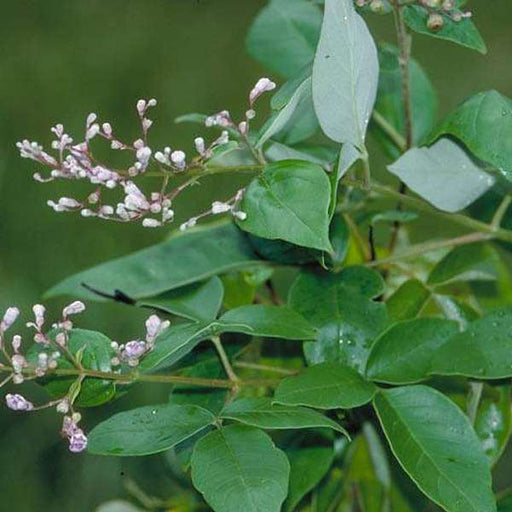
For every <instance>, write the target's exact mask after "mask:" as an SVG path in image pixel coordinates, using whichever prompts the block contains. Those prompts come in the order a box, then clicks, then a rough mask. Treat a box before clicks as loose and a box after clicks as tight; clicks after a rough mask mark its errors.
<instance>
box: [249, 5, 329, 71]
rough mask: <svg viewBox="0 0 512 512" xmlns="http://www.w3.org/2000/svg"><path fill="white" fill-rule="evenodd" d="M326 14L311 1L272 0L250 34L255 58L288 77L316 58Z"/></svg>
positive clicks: (252, 53)
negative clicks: (323, 17)
mask: <svg viewBox="0 0 512 512" xmlns="http://www.w3.org/2000/svg"><path fill="white" fill-rule="evenodd" d="M321 23H322V15H321V13H320V10H319V9H318V8H317V7H315V6H314V5H312V4H311V2H308V1H307V0H272V1H271V2H270V3H269V4H268V5H267V7H265V8H263V9H262V10H261V12H260V13H259V14H258V17H257V18H256V19H255V21H254V23H253V25H252V27H251V29H250V31H249V35H248V37H247V49H248V51H249V54H250V55H251V57H253V58H254V59H256V60H258V61H259V62H261V63H262V64H264V65H265V66H267V67H268V68H269V69H271V70H272V71H275V72H276V73H279V74H281V75H284V76H286V77H292V76H294V75H295V74H296V73H297V72H298V71H299V70H300V69H301V68H303V67H304V66H305V65H306V64H308V63H310V62H311V61H312V60H313V56H314V52H315V48H316V45H317V42H318V38H319V35H320V26H321Z"/></svg>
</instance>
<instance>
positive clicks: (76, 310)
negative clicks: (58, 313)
mask: <svg viewBox="0 0 512 512" xmlns="http://www.w3.org/2000/svg"><path fill="white" fill-rule="evenodd" d="M84 311H85V304H84V303H83V302H81V301H79V300H77V301H75V302H72V303H71V304H69V305H68V306H66V307H65V308H64V309H63V310H62V316H63V317H64V318H66V317H68V316H70V315H78V314H80V313H83V312H84Z"/></svg>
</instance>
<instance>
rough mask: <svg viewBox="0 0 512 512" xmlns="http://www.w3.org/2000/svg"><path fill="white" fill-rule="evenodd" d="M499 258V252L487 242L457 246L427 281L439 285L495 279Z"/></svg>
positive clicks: (434, 269) (436, 267) (431, 273)
mask: <svg viewBox="0 0 512 512" xmlns="http://www.w3.org/2000/svg"><path fill="white" fill-rule="evenodd" d="M498 260H499V256H498V254H497V253H496V251H495V250H494V248H493V247H492V246H491V245H489V244H487V243H476V244H470V245H463V246H461V247H456V248H455V249H452V250H451V251H450V252H449V253H448V254H447V255H446V256H445V257H444V258H443V259H442V260H441V261H440V262H439V263H438V264H437V265H436V266H435V267H434V268H433V270H432V272H430V275H429V277H428V281H427V282H428V284H430V285H436V286H437V285H444V284H447V283H450V282H453V281H494V280H495V279H496V277H497V275H496V265H497V262H498Z"/></svg>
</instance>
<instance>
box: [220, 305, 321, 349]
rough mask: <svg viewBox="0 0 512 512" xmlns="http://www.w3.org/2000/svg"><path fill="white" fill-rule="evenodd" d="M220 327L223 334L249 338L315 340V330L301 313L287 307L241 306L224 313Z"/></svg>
mask: <svg viewBox="0 0 512 512" xmlns="http://www.w3.org/2000/svg"><path fill="white" fill-rule="evenodd" d="M217 324H218V325H219V326H220V330H221V332H240V333H244V334H249V335H250V336H263V337H268V338H283V339H287V340H301V341H304V340H312V339H315V337H316V330H315V329H314V328H313V327H312V326H311V325H310V324H309V323H308V322H307V321H306V320H305V319H304V318H303V317H302V316H301V315H300V314H298V313H297V312H295V311H294V310H293V309H291V308H288V307H286V306H267V305H264V304H254V305H249V306H241V307H239V308H236V309H232V310H230V311H228V312H227V313H225V314H224V315H223V316H221V317H220V319H219V321H218V322H217Z"/></svg>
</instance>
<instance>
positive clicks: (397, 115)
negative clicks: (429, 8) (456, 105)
mask: <svg viewBox="0 0 512 512" xmlns="http://www.w3.org/2000/svg"><path fill="white" fill-rule="evenodd" d="M379 62H380V77H379V89H378V93H377V101H376V104H375V110H377V112H379V114H380V115H382V116H383V117H384V118H385V119H386V121H387V122H388V123H390V124H391V126H393V128H395V130H397V131H398V132H399V133H401V134H402V135H403V136H404V137H405V106H404V100H403V97H402V73H401V70H400V63H399V51H398V49H397V48H395V47H394V46H392V45H390V44H383V45H379ZM409 76H410V104H411V121H412V133H413V142H414V144H415V145H419V144H421V143H423V142H425V138H426V137H427V136H428V135H429V134H430V132H431V131H432V129H433V128H434V124H435V122H436V112H437V95H436V91H435V89H434V86H433V85H432V82H431V81H430V79H429V78H428V76H427V74H426V73H425V71H423V69H422V67H421V66H420V65H419V64H418V63H417V62H416V61H415V60H414V59H411V60H410V63H409ZM373 128H374V129H375V131H376V132H377V133H378V136H379V139H381V140H382V139H383V140H385V141H386V145H385V147H386V148H388V149H390V144H391V142H390V140H389V139H388V138H387V135H386V134H385V133H384V132H383V131H382V130H381V129H380V128H379V127H378V126H377V125H373ZM389 152H390V153H391V156H393V157H395V158H397V157H398V155H399V150H398V149H397V148H394V150H390V151H389Z"/></svg>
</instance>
